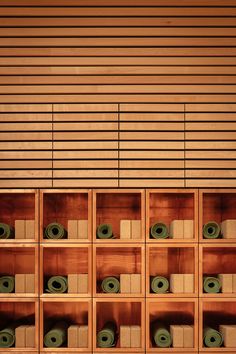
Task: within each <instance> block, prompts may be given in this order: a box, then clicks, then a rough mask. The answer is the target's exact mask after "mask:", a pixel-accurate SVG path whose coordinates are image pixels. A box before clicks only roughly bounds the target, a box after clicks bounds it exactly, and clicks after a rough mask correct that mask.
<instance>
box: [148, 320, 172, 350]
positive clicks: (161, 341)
mask: <svg viewBox="0 0 236 354" xmlns="http://www.w3.org/2000/svg"><path fill="white" fill-rule="evenodd" d="M152 336H153V340H154V343H155V344H156V346H157V347H159V348H169V347H170V346H171V344H172V337H171V334H170V332H169V330H168V329H167V327H166V326H165V325H163V324H161V323H157V322H156V323H154V324H153V325H152Z"/></svg>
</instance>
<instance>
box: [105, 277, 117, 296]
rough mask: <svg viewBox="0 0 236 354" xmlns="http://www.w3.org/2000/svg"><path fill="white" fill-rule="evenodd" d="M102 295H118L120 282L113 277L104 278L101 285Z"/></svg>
mask: <svg viewBox="0 0 236 354" xmlns="http://www.w3.org/2000/svg"><path fill="white" fill-rule="evenodd" d="M101 288H102V291H103V292H104V293H118V292H119V290H120V282H119V280H118V279H117V278H115V277H106V278H104V279H103V281H102V284H101Z"/></svg>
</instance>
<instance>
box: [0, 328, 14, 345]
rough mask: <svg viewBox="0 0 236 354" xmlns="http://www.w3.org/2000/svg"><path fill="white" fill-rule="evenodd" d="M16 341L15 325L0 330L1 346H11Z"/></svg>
mask: <svg viewBox="0 0 236 354" xmlns="http://www.w3.org/2000/svg"><path fill="white" fill-rule="evenodd" d="M14 343H15V326H13V325H12V326H9V327H6V328H4V329H2V330H1V331H0V348H11V347H12V346H13V345H14Z"/></svg>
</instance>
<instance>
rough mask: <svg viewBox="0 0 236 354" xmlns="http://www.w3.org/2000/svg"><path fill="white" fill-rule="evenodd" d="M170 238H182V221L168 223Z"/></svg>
mask: <svg viewBox="0 0 236 354" xmlns="http://www.w3.org/2000/svg"><path fill="white" fill-rule="evenodd" d="M170 237H171V238H184V221H183V220H173V221H171V223H170Z"/></svg>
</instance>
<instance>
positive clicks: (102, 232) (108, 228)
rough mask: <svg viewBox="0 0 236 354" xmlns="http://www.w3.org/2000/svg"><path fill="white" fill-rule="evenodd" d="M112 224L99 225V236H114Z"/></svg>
mask: <svg viewBox="0 0 236 354" xmlns="http://www.w3.org/2000/svg"><path fill="white" fill-rule="evenodd" d="M112 237H113V232H112V225H111V224H100V225H99V226H98V227H97V238H105V239H106V238H112Z"/></svg>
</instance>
